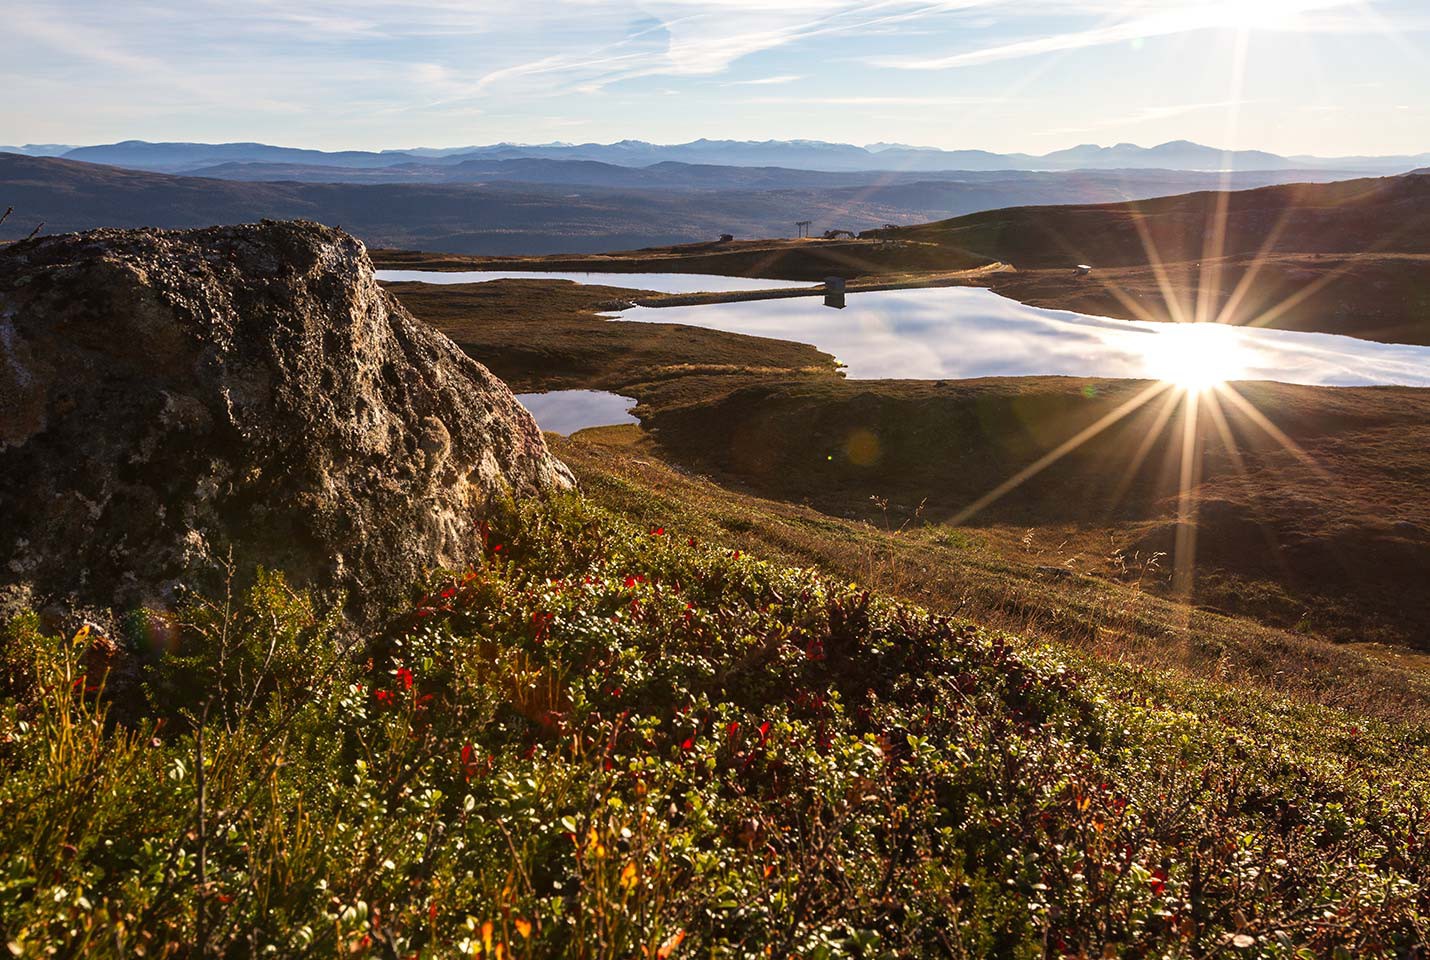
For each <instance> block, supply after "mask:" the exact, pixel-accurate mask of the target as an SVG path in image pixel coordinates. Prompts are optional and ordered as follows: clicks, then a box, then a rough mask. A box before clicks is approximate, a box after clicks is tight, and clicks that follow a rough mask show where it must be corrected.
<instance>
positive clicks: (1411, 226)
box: [884, 175, 1430, 268]
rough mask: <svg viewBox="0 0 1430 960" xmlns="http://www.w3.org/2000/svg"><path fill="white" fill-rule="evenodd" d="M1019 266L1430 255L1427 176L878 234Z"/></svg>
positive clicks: (1056, 211)
mask: <svg viewBox="0 0 1430 960" xmlns="http://www.w3.org/2000/svg"><path fill="white" fill-rule="evenodd" d="M884 233H885V235H887V236H889V237H891V238H897V239H903V240H912V241H926V242H932V243H937V244H939V245H941V246H949V247H957V248H959V249H963V250H967V251H969V252H970V253H973V254H976V255H979V256H984V257H987V258H989V259H993V260H1003V261H1007V262H1009V263H1012V264H1013V265H1014V266H1017V267H1020V268H1024V267H1026V268H1038V267H1061V266H1068V267H1070V266H1072V265H1073V264H1077V263H1090V264H1093V265H1095V266H1097V267H1122V266H1137V265H1140V264H1145V263H1149V262H1156V261H1158V260H1160V261H1163V262H1167V263H1180V262H1183V261H1188V260H1192V261H1195V260H1200V259H1202V258H1203V257H1207V256H1211V257H1217V256H1232V255H1241V254H1258V253H1279V252H1292V253H1372V252H1384V251H1394V252H1400V253H1416V254H1426V253H1430V177H1424V176H1414V175H1409V176H1403V177H1384V178H1379V179H1369V180H1348V181H1345V182H1342V183H1329V184H1311V183H1298V184H1289V185H1286V186H1275V187H1262V188H1260V189H1257V190H1240V191H1231V192H1206V193H1189V194H1183V195H1180V196H1170V197H1159V198H1157V199H1153V200H1138V201H1134V202H1131V203H1114V204H1098V205H1091V206H1086V205H1068V206H1059V207H1017V208H1012V209H1007V210H991V211H988V212H986V213H978V214H972V215H970V216H967V217H959V218H957V219H954V220H945V221H941V222H937V223H927V224H922V225H920V226H917V227H903V228H900V229H898V230H891V231H886V232H884Z"/></svg>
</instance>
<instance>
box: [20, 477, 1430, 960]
mask: <svg viewBox="0 0 1430 960" xmlns="http://www.w3.org/2000/svg"><path fill="white" fill-rule="evenodd" d="M485 554H486V556H485V560H484V562H483V563H481V564H480V565H478V566H476V567H474V568H473V569H470V570H464V571H453V572H449V573H444V574H440V575H436V576H434V578H433V579H432V581H431V583H430V584H428V585H427V588H426V589H425V590H423V591H422V592H421V593H420V594H419V595H418V597H417V598H416V600H415V602H414V603H413V605H412V606H411V608H410V609H408V610H404V611H399V612H397V613H396V614H395V616H394V618H393V620H392V622H391V624H390V625H389V626H388V627H387V628H386V629H385V630H382V631H375V632H373V633H372V634H371V635H365V636H360V637H357V636H352V635H350V631H349V628H347V627H346V626H345V625H344V624H343V622H342V621H341V620H340V618H338V617H337V615H336V614H335V613H333V612H331V609H330V608H329V607H328V606H326V605H322V604H318V603H316V602H314V601H313V600H312V599H311V598H309V597H306V596H304V595H303V594H301V593H298V592H295V591H293V590H291V589H290V588H289V587H288V586H287V585H286V584H285V583H284V582H283V581H282V579H281V578H279V577H278V576H276V575H274V574H269V573H265V574H261V575H259V576H257V577H256V578H255V579H254V581H253V586H252V587H251V588H250V589H248V590H247V591H244V592H242V593H238V594H236V595H234V596H231V597H228V598H226V599H222V600H220V601H216V602H211V603H196V604H195V605H193V607H191V608H190V609H189V610H185V611H179V612H178V613H176V614H174V615H172V617H170V618H168V619H167V620H164V621H162V622H161V623H162V625H163V626H164V628H165V629H164V631H161V632H165V633H166V635H172V636H173V637H174V640H173V642H172V643H170V644H168V645H167V649H160V648H161V647H163V646H164V645H156V649H155V652H153V653H152V654H151V656H150V659H149V661H148V664H147V665H146V667H145V668H144V670H145V674H146V682H147V692H148V697H149V702H148V704H147V707H146V709H144V710H141V711H138V713H137V716H136V719H134V720H132V721H126V722H125V723H123V724H121V723H118V722H116V721H115V720H114V719H112V717H113V716H115V715H117V711H114V710H113V707H114V706H116V705H115V704H113V697H114V696H116V695H117V694H114V693H111V692H110V691H109V689H108V688H107V687H106V683H105V678H104V677H103V676H95V675H93V673H94V672H95V668H94V666H93V664H94V662H95V661H94V658H93V657H91V656H89V645H90V643H91V638H89V637H86V636H80V637H77V638H74V637H56V636H50V635H47V634H46V632H45V631H44V630H42V629H41V628H40V625H39V621H38V620H37V619H35V618H22V619H20V620H18V621H16V622H13V623H12V624H10V626H9V627H8V630H7V632H6V634H5V638H4V647H3V659H0V665H3V671H4V673H3V677H0V682H3V689H0V693H3V697H4V707H3V714H0V763H3V765H4V772H5V777H4V778H3V781H0V816H3V817H4V822H5V828H4V839H3V844H0V926H2V927H3V931H2V932H3V935H4V937H5V939H6V942H7V945H8V946H9V948H10V951H11V953H12V954H14V955H16V956H41V955H71V956H73V955H80V954H83V955H86V956H116V957H117V956H137V955H146V956H195V955H197V956H208V955H213V956H252V955H275V956H304V955H315V956H332V955H343V956H372V957H394V956H396V957H404V958H405V957H412V956H416V957H448V956H481V957H491V958H496V957H503V958H505V957H513V958H521V957H541V956H577V957H593V958H594V957H656V958H661V960H670V958H672V957H678V956H729V957H745V956H748V957H755V956H787V955H798V956H809V957H834V956H868V957H874V956H924V955H928V956H954V957H985V956H1001V957H1035V956H1119V955H1126V956H1210V955H1232V954H1236V955H1247V956H1268V957H1293V956H1327V955H1336V954H1338V953H1339V954H1340V955H1345V956H1376V955H1380V956H1395V955H1406V954H1408V953H1410V952H1412V951H1413V950H1415V949H1417V945H1418V944H1420V943H1421V942H1422V941H1423V939H1424V936H1425V928H1424V914H1425V909H1426V902H1425V901H1426V897H1425V893H1424V884H1425V879H1426V877H1425V871H1426V868H1427V864H1430V857H1427V854H1426V853H1425V850H1424V847H1423V840H1422V837H1423V835H1424V829H1425V823H1426V805H1425V789H1424V783H1423V780H1422V778H1421V776H1420V774H1419V773H1418V770H1419V768H1420V765H1421V761H1422V760H1423V758H1424V755H1425V748H1426V744H1425V739H1424V734H1423V732H1421V731H1418V730H1416V729H1413V728H1409V727H1397V726H1394V725H1390V724H1386V723H1384V722H1376V723H1366V722H1365V721H1361V720H1358V719H1357V718H1355V717H1353V716H1351V715H1348V714H1342V713H1336V712H1333V711H1329V710H1326V709H1324V708H1313V707H1308V706H1305V705H1303V704H1298V703H1295V702H1292V701H1282V700H1275V699H1272V698H1266V697H1264V696H1259V697H1258V696H1250V695H1247V694H1246V693H1245V692H1244V691H1237V690H1234V689H1230V688H1225V687H1217V686H1214V685H1205V684H1200V685H1198V684H1191V683H1189V682H1187V681H1185V680H1178V679H1176V678H1173V677H1170V676H1168V675H1162V674H1157V673H1153V672H1150V671H1145V670H1134V669H1131V668H1119V667H1111V666H1104V665H1100V664H1096V663H1093V662H1090V661H1088V662H1084V661H1079V660H1076V659H1074V658H1072V657H1071V655H1069V654H1066V653H1060V652H1057V651H1051V650H1046V649H1035V648H1032V647H1029V646H1027V645H1025V644H1022V643H1020V642H1019V641H1017V640H1016V639H1015V638H1012V637H1008V636H1005V635H1000V634H997V633H992V632H989V631H985V630H983V629H980V628H979V627H977V626H976V625H973V624H970V623H965V622H960V621H956V620H952V619H950V618H946V617H939V616H934V615H930V614H928V613H926V612H924V611H921V610H919V609H917V608H914V607H912V606H910V605H907V604H903V603H897V602H893V601H890V600H887V599H884V598H882V597H880V596H878V595H875V594H872V593H870V592H868V591H866V590H865V589H863V588H862V587H860V586H858V585H854V584H848V583H842V582H836V581H833V580H830V579H828V578H826V577H822V576H820V575H818V574H816V573H813V572H810V571H806V570H799V569H793V568H789V567H781V566H776V565H772V564H768V563H765V562H762V561H760V560H757V559H754V558H751V557H749V556H746V555H742V554H740V553H739V552H737V551H733V550H729V549H725V548H723V547H721V546H720V545H718V544H706V543H701V542H696V541H694V540H692V539H690V538H688V537H681V536H679V535H677V534H676V533H674V532H673V531H670V530H667V529H665V528H664V527H654V528H632V527H631V526H630V525H628V524H626V523H623V522H620V521H616V520H614V519H612V518H611V517H609V516H608V515H606V514H604V513H602V512H601V511H600V510H598V509H596V508H594V507H592V506H590V505H588V504H584V503H581V502H579V501H575V500H560V501H557V502H555V503H552V504H546V505H528V506H524V507H522V508H521V509H520V510H519V511H514V512H512V513H511V514H510V515H508V516H504V517H503V518H501V519H499V520H497V521H494V522H493V525H492V528H491V530H490V534H489V538H488V542H487V545H486V550H485ZM154 623H160V621H153V619H152V618H151V629H157V627H154V626H153V624H154Z"/></svg>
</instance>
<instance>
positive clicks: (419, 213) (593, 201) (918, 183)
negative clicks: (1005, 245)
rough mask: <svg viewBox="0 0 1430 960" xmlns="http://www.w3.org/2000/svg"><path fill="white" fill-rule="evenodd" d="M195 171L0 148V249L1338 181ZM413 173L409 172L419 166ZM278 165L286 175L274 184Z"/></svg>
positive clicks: (903, 207)
mask: <svg viewBox="0 0 1430 960" xmlns="http://www.w3.org/2000/svg"><path fill="white" fill-rule="evenodd" d="M402 166H403V168H404V169H406V168H408V167H410V164H408V163H407V162H405V161H404V163H403V164H402ZM205 169H206V170H209V171H210V172H211V175H210V176H204V177H198V176H186V175H175V174H165V173H156V172H152V171H142V170H132V169H125V168H121V167H117V166H107V165H103V164H98V163H83V162H78V161H75V160H70V159H64V158H59V157H33V156H22V155H17V154H13V153H10V154H4V153H0V209H3V208H4V207H7V206H13V207H14V208H15V213H14V215H13V216H12V217H11V218H10V220H9V221H8V222H7V223H5V224H4V225H3V226H0V240H5V239H10V240H13V239H18V238H20V237H24V236H26V235H27V234H28V233H29V232H30V230H32V229H33V228H34V225H35V224H36V223H38V222H40V221H44V222H45V228H44V229H45V232H47V233H62V232H66V231H72V230H83V229H88V228H91V227H101V226H115V227H120V226H122V227H134V226H157V227H189V226H206V225H209V224H215V223H235V222H244V221H253V220H259V219H262V218H265V217H271V218H278V219H281V218H293V217H302V218H306V219H310V220H318V221H321V222H323V223H328V224H332V225H335V226H342V227H343V228H345V229H347V230H348V231H349V232H351V233H353V234H354V235H356V236H358V237H360V238H361V239H363V240H365V241H367V242H368V243H369V244H371V245H373V246H388V247H403V248H407V249H421V250H433V251H445V252H451V253H485V254H510V253H562V252H567V253H594V252H600V251H605V250H612V249H620V248H630V247H641V246H655V245H662V244H671V243H684V242H689V241H696V240H709V239H713V238H715V237H718V236H719V235H720V234H722V233H730V234H734V235H736V236H739V237H778V236H788V235H790V234H792V233H793V232H794V222H795V221H797V220H812V221H813V222H814V232H815V234H816V235H818V234H819V233H820V232H822V231H824V230H827V229H835V228H837V229H843V230H855V231H859V230H867V229H870V228H874V227H880V226H883V225H884V224H912V223H921V222H926V221H930V220H939V219H943V218H947V217H952V216H957V215H959V214H964V213H972V212H975V211H980V210H992V209H997V208H1002V207H1014V206H1021V205H1026V204H1058V203H1105V202H1112V201H1119V200H1129V199H1135V198H1143V197H1155V196H1164V195H1167V194H1175V193H1185V192H1187V191H1192V190H1208V189H1217V188H1221V187H1225V186H1231V187H1235V188H1247V187H1256V186H1262V185H1265V184H1269V183H1285V182H1290V181H1304V180H1316V179H1339V178H1343V177H1344V175H1343V174H1337V173H1334V172H1325V171H1249V172H1242V173H1234V174H1230V175H1226V174H1220V173H1205V172H1195V171H1167V170H1130V171H1128V170H1122V171H1097V170H1093V171H1073V172H1027V171H1022V172H1020V171H1003V172H1001V173H988V172H977V171H975V172H964V173H957V174H950V175H947V176H939V175H934V174H922V175H920V174H913V173H897V172H873V173H870V172H864V173H855V172H844V173H841V172H821V171H808V170H793V169H786V168H779V167H758V168H757V167H732V166H714V165H692V164H680V163H660V164H655V165H653V166H650V167H646V168H640V169H633V168H630V167H622V166H619V165H615V164H604V163H597V162H594V161H578V160H543V159H518V160H470V159H468V160H462V161H458V162H456V163H454V164H452V165H451V166H450V167H448V168H445V169H447V170H448V171H449V173H450V174H451V175H452V176H453V178H454V180H453V182H424V181H423V180H422V179H418V178H414V179H412V180H410V181H407V182H390V180H389V179H388V177H384V176H378V177H377V178H376V181H377V182H363V181H361V180H359V181H358V182H338V181H342V180H344V179H345V178H349V177H353V178H362V177H367V176H371V175H372V174H373V173H374V171H372V170H368V169H366V168H363V167H358V166H344V167H314V166H312V165H310V164H293V165H289V166H283V165H274V164H256V165H245V164H244V163H243V162H240V161H233V162H232V167H231V168H224V169H225V172H226V173H227V174H228V178H227V179H218V178H216V177H215V176H213V175H212V174H213V173H216V172H217V171H216V170H215V169H214V168H205ZM412 169H415V170H417V171H418V174H420V175H424V176H425V174H422V171H425V170H427V168H425V167H420V166H419V167H415V168H412ZM464 169H466V170H468V171H469V172H468V173H464V172H462V171H463V170H464ZM290 170H291V171H296V174H295V175H292V176H289V175H287V173H288V172H290ZM315 170H316V171H319V172H320V174H321V176H320V174H315V173H314V172H313V171H315ZM249 175H251V178H250V176H249ZM389 176H390V175H389ZM313 177H318V178H319V179H318V180H317V181H314V180H313V179H312V178H313ZM325 181H326V182H325Z"/></svg>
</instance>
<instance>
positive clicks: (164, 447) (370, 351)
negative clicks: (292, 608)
mask: <svg viewBox="0 0 1430 960" xmlns="http://www.w3.org/2000/svg"><path fill="white" fill-rule="evenodd" d="M570 485H571V475H570V473H569V472H568V471H567V469H566V467H565V466H564V465H563V464H562V463H561V462H560V461H558V460H555V459H554V458H552V456H551V455H550V453H549V452H548V451H547V448H546V444H545V442H544V441H543V440H542V436H541V433H540V431H539V430H538V429H537V426H536V423H535V422H534V421H533V420H532V418H531V416H530V415H529V414H528V413H527V412H526V410H525V409H524V408H523V407H522V406H521V404H520V403H518V402H517V400H516V398H515V397H514V396H513V395H512V393H511V391H510V390H508V389H507V387H506V385H505V384H504V383H502V382H501V381H500V380H498V379H497V378H496V377H494V376H492V375H491V373H489V372H488V371H487V370H486V368H485V367H483V366H482V365H481V364H480V363H477V362H476V361H474V360H472V359H471V358H470V357H468V356H466V355H465V354H464V353H462V351H461V350H460V349H458V348H457V346H456V345H455V344H453V343H452V342H451V341H450V340H448V339H447V338H446V337H445V336H443V335H442V334H441V333H439V332H438V331H436V330H434V329H432V328H431V327H428V326H426V325H424V324H422V323H420V322H418V321H417V320H415V319H414V318H413V317H412V316H411V315H410V314H409V313H408V312H407V311H406V310H405V309H403V307H402V306H401V305H400V304H398V303H397V302H396V301H395V300H393V299H392V298H391V297H390V296H388V295H387V294H386V293H384V292H383V290H382V289H381V288H380V287H379V286H378V284H377V283H376V281H375V280H374V278H373V271H372V264H371V262H370V261H369V259H368V256H367V252H366V251H365V250H364V248H363V245H362V244H361V243H359V242H358V241H357V240H354V239H353V238H352V237H350V236H347V235H346V234H344V233H341V232H339V231H337V230H332V229H329V228H327V227H323V226H320V225H318V224H314V223H305V222H301V221H300V222H284V223H274V222H264V223H262V224H256V225H246V226H236V227H215V228H211V229H204V230H185V231H165V230H95V231H92V232H89V233H83V234H72V235H68V236H60V237H53V238H48V239H42V240H38V241H31V242H27V243H20V244H16V245H14V246H12V247H9V248H7V249H5V250H3V251H0V594H3V595H4V597H3V600H4V601H5V602H0V612H3V608H4V607H5V606H6V605H8V606H10V607H11V608H13V607H15V606H17V605H19V604H27V605H39V604H46V603H57V604H60V605H69V606H72V607H76V608H77V607H80V606H87V607H97V608H102V609H108V610H122V609H128V608H134V607H139V606H149V607H154V606H159V607H163V606H168V605H172V604H174V603H175V602H177V600H178V599H179V597H178V594H179V593H180V592H181V585H194V584H204V583H211V582H212V572H213V571H214V569H215V566H216V564H217V563H218V562H219V561H223V560H225V559H227V558H228V557H229V555H230V551H232V556H233V559H234V561H235V562H236V565H237V567H238V568H239V569H240V570H242V569H244V568H245V567H251V565H253V564H259V563H261V564H263V565H265V566H268V567H270V568H276V569H280V570H283V571H284V572H286V573H287V574H289V575H290V576H292V577H293V578H295V579H296V580H298V581H299V582H301V583H303V584H307V585H311V586H314V587H317V588H319V589H331V588H341V589H344V590H346V591H347V593H348V595H349V601H350V607H349V609H350V611H351V612H355V613H356V614H357V615H358V616H359V617H361V616H363V615H365V613H372V612H375V611H377V610H379V609H381V607H382V605H383V604H385V603H386V602H388V601H390V600H393V599H396V598H397V597H399V596H400V595H401V594H402V593H403V592H404V591H405V590H407V589H408V588H409V587H410V586H411V584H412V583H413V581H414V580H415V579H416V578H418V577H419V576H420V575H421V573H422V572H423V570H424V569H425V568H428V567H434V566H459V565H463V564H466V563H468V562H470V561H471V560H472V559H474V557H475V556H476V552H477V551H478V550H479V549H480V544H479V542H478V539H479V529H480V523H481V520H482V519H483V516H484V515H485V514H486V513H487V512H488V511H489V508H490V506H491V505H492V503H493V502H494V498H500V497H504V496H506V495H508V494H510V495H513V496H523V495H530V494H536V493H540V492H543V491H551V490H556V489H560V488H564V487H567V486H570Z"/></svg>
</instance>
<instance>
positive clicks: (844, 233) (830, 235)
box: [824, 230, 854, 240]
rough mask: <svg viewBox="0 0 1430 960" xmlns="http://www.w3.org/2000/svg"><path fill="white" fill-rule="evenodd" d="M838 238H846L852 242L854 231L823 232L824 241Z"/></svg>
mask: <svg viewBox="0 0 1430 960" xmlns="http://www.w3.org/2000/svg"><path fill="white" fill-rule="evenodd" d="M840 237H848V238H849V239H850V240H853V239H854V231H853V230H826V231H824V239H826V240H838V239H839V238H840Z"/></svg>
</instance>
